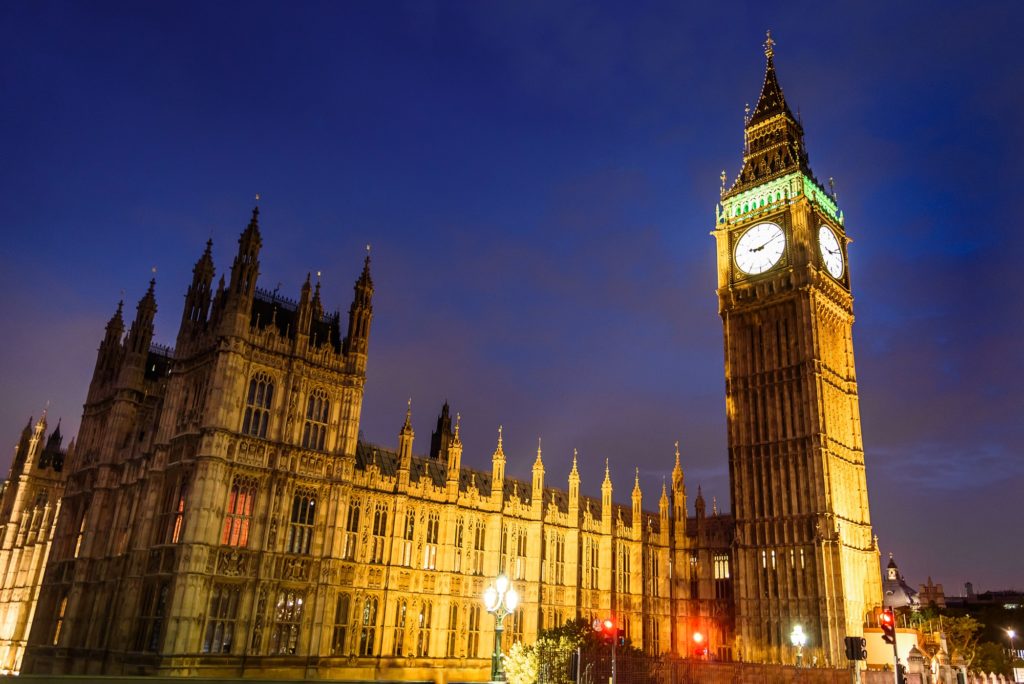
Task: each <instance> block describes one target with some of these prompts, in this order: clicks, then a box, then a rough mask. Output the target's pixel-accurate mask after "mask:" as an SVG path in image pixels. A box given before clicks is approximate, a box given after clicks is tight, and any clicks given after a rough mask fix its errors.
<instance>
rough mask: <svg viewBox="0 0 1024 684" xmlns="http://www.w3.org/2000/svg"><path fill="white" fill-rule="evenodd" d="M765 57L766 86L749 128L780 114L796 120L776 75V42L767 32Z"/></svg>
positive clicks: (770, 33)
mask: <svg viewBox="0 0 1024 684" xmlns="http://www.w3.org/2000/svg"><path fill="white" fill-rule="evenodd" d="M764 56H765V71H764V84H763V85H762V86H761V95H760V97H758V100H757V104H756V105H754V112H753V114H752V115H751V116H750V120H749V121H748V122H747V126H748V127H749V126H752V125H754V124H756V123H759V122H761V121H764V120H765V119H768V118H771V117H773V116H776V115H778V114H786V115H787V116H789V118H790V119H792V120H794V121H795V120H796V119H795V118H794V117H793V112H791V111H790V109H789V105H788V104H786V98H785V97H784V96H783V94H782V86H780V85H779V78H778V76H777V75H776V73H775V60H774V56H775V41H774V40H772V32H771V31H768V32H767V39H766V40H765V42H764Z"/></svg>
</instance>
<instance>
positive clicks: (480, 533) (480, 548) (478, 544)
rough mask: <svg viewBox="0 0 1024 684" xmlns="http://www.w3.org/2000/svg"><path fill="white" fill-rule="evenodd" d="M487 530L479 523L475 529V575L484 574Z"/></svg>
mask: <svg viewBox="0 0 1024 684" xmlns="http://www.w3.org/2000/svg"><path fill="white" fill-rule="evenodd" d="M486 534H487V528H486V527H484V524H483V523H482V522H477V523H476V527H475V528H474V529H473V574H474V575H482V574H484V542H485V541H486V539H485V537H486ZM474 653H475V651H474Z"/></svg>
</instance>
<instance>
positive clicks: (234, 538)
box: [220, 477, 256, 547]
mask: <svg viewBox="0 0 1024 684" xmlns="http://www.w3.org/2000/svg"><path fill="white" fill-rule="evenodd" d="M255 500H256V481H255V480H253V479H252V478H248V477H236V478H235V479H234V481H233V482H232V483H231V491H230V493H229V494H228V508H227V513H226V514H225V515H224V529H223V531H222V532H221V535H220V543H221V544H224V545H227V546H241V547H244V546H246V544H247V543H248V542H249V523H250V522H251V521H252V508H253V502H254V501H255Z"/></svg>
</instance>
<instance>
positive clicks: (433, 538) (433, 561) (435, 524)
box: [423, 513, 441, 570]
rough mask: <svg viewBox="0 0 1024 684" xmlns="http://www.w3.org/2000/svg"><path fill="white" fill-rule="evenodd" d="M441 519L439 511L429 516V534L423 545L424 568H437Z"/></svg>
mask: <svg viewBox="0 0 1024 684" xmlns="http://www.w3.org/2000/svg"><path fill="white" fill-rule="evenodd" d="M440 529H441V521H440V520H439V518H438V514H437V513H431V514H430V515H428V516H427V535H426V539H425V542H426V543H425V544H424V545H423V569H424V570H435V569H437V539H438V536H439V535H440Z"/></svg>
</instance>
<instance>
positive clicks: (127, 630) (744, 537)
mask: <svg viewBox="0 0 1024 684" xmlns="http://www.w3.org/2000/svg"><path fill="white" fill-rule="evenodd" d="M765 52H766V55H767V66H766V71H765V79H764V84H763V87H762V92H761V95H760V98H759V100H758V103H757V105H756V107H755V108H754V110H753V111H752V112H750V113H749V114H748V117H747V121H746V125H745V130H744V137H745V145H744V149H745V154H744V160H743V167H742V170H741V171H740V173H739V175H738V176H737V177H736V179H735V181H734V182H733V183H732V184H731V185H730V186H729V187H726V178H725V176H724V174H723V179H722V193H721V200H720V202H719V204H718V206H717V209H716V225H715V230H714V231H713V235H714V237H715V239H716V243H717V255H718V256H717V258H718V297H719V310H720V314H721V316H722V320H723V325H724V337H725V350H726V353H725V360H726V367H725V379H726V410H727V425H728V446H729V474H730V483H731V498H732V509H731V512H730V513H729V514H720V513H719V512H718V510H717V507H715V506H713V507H712V510H711V511H708V510H707V506H706V503H705V501H704V499H703V496H702V495H701V493H700V491H699V489H698V491H697V495H696V496H695V497H693V498H692V499H690V498H689V494H690V493H692V492H691V491H690V490H688V487H687V483H686V478H685V476H684V472H683V467H682V462H683V461H684V460H685V459H684V458H681V455H680V451H679V446H678V444H677V445H676V448H675V451H674V453H673V452H672V450H671V449H669V448H667V449H666V453H665V463H666V469H667V467H668V466H669V464H671V465H672V471H671V481H670V482H669V483H667V485H663V487H662V490H661V492H660V493H658V494H659V496H658V497H657V510H653V507H651V509H650V510H648V509H647V508H645V501H644V494H643V493H642V492H641V490H640V486H639V479H638V478H637V479H636V480H635V481H634V482H633V483H632V489H631V491H630V495H629V503H628V504H626V505H621V504H618V503H615V499H614V497H613V485H612V482H611V479H610V477H609V475H608V469H607V467H606V470H605V477H604V481H603V482H602V483H601V485H600V497H599V498H591V497H588V496H584V495H582V494H581V484H582V483H581V481H580V476H579V472H578V470H577V468H576V458H577V455H576V454H572V455H571V456H570V455H565V454H562V455H559V456H558V457H559V458H570V457H571V458H572V463H573V467H572V470H571V472H570V474H569V478H568V481H567V482H565V483H552V482H549V481H548V480H547V479H546V478H545V465H544V463H545V458H551V457H550V456H548V455H546V454H544V453H543V452H542V450H541V448H540V446H539V445H538V449H537V453H536V457H535V459H534V460H533V468H532V477H531V479H530V481H520V480H516V479H513V478H510V477H507V476H506V474H505V466H506V459H507V457H506V455H505V452H504V449H503V445H502V433H501V429H500V428H499V429H498V431H497V435H496V439H495V448H494V451H493V454H492V456H491V468H490V470H483V471H478V470H474V469H471V468H467V467H464V466H463V465H462V457H463V446H462V442H461V438H460V418H459V416H458V414H456V415H455V416H452V415H451V411H450V409H449V407H448V406H447V405H445V406H444V407H443V408H442V410H441V413H440V415H439V416H438V419H437V426H436V429H435V430H434V431H433V434H432V435H431V440H430V447H429V450H426V455H416V454H417V451H416V449H415V446H414V444H416V443H415V442H414V438H415V435H414V431H413V428H412V424H411V406H410V407H409V408H408V409H407V410H406V412H405V420H404V422H402V421H401V416H400V414H398V415H397V416H396V425H399V424H400V425H401V427H400V428H399V430H398V434H397V440H396V444H394V445H393V447H394V448H391V447H389V446H381V445H374V444H369V443H366V442H363V441H360V439H359V424H360V412H361V407H362V398H363V391H364V386H365V381H366V364H367V357H368V354H369V349H370V344H369V339H370V326H371V321H372V317H373V293H374V285H373V281H372V279H371V273H370V258H369V255H367V257H366V262H365V265H364V267H363V270H362V273H361V274H360V275H359V277H358V279H357V280H356V281H355V286H354V293H353V299H352V302H351V305H350V306H349V309H348V317H347V320H346V319H344V318H343V317H342V315H341V314H340V313H333V314H332V313H327V312H326V309H325V306H324V303H323V302H322V301H321V297H320V286H319V283H316V284H313V283H312V282H311V281H310V279H309V278H307V280H306V282H305V284H304V285H303V286H302V287H301V290H300V294H299V297H298V299H297V300H288V299H285V298H283V297H280V296H279V295H278V294H277V293H276V291H275V292H270V291H267V290H264V289H261V288H260V287H258V283H257V278H258V276H259V268H260V252H261V249H262V246H263V238H262V234H261V229H260V225H259V212H258V209H254V210H253V213H252V218H251V220H250V221H249V223H248V225H247V226H246V228H245V229H244V231H243V232H242V233H241V236H240V238H239V240H238V250H237V254H236V256H235V257H234V261H233V263H232V265H231V268H230V272H229V273H228V274H227V276H228V277H227V279H225V277H224V276H221V277H220V279H219V281H216V284H215V268H214V263H213V258H212V254H211V245H210V243H207V246H206V249H205V251H204V252H203V253H202V255H201V256H200V257H199V259H198V261H197V262H196V264H195V267H194V269H193V277H192V283H191V285H190V286H189V288H188V291H187V293H186V295H185V306H184V310H183V312H182V315H181V324H180V327H179V330H178V334H177V339H176V342H175V345H174V347H173V349H171V348H166V347H161V346H158V345H155V344H154V342H153V336H154V329H153V321H154V314H155V312H156V306H157V303H156V296H155V291H154V283H153V282H151V283H150V286H149V289H148V290H147V292H146V293H145V295H144V296H143V297H142V298H141V299H140V300H139V302H138V305H137V307H136V310H135V312H134V315H133V316H132V320H131V322H130V324H127V325H126V322H125V314H124V312H123V311H122V307H121V306H120V305H119V306H118V308H117V311H116V313H115V314H114V315H113V316H112V317H111V319H110V320H109V322H108V323H107V325H106V331H105V334H104V336H103V339H102V341H101V343H100V346H99V351H98V354H97V360H96V366H95V370H94V373H93V377H92V381H91V384H90V386H89V390H88V395H87V398H86V401H85V406H84V412H83V415H82V420H81V427H80V431H79V434H78V436H77V441H75V442H73V443H71V444H69V445H68V446H67V447H64V446H63V441H62V437H61V435H60V429H59V426H58V427H57V428H56V429H55V430H54V431H53V432H49V427H48V425H47V422H46V421H47V418H46V417H45V416H44V417H43V418H42V419H41V420H39V421H37V422H33V421H30V422H29V425H27V426H26V428H25V430H24V432H23V434H22V437H21V440H20V442H19V445H18V447H17V450H16V453H15V456H14V461H13V463H12V466H11V473H10V477H9V479H8V480H7V482H6V483H5V485H4V489H3V494H2V498H0V535H2V536H0V572H2V575H0V581H2V584H0V668H2V669H3V670H5V671H8V672H12V671H21V672H26V673H34V674H85V673H105V674H114V675H137V674H152V675H175V676H263V677H282V678H302V677H308V678H317V677H322V678H338V679H364V680H365V679H392V680H393V679H413V680H420V681H422V680H438V681H441V680H462V681H466V680H484V679H486V678H487V676H488V671H489V665H490V656H491V653H492V649H493V638H494V620H493V618H492V617H491V616H490V615H489V614H488V613H487V612H486V610H485V609H484V606H483V601H482V598H481V597H482V595H483V592H484V589H485V588H486V587H487V586H488V585H489V584H490V583H491V582H492V581H493V579H494V578H495V577H496V576H497V575H498V574H499V573H501V572H504V573H506V574H507V575H508V577H509V578H510V579H511V581H512V584H513V586H515V587H516V589H517V590H518V592H519V593H520V595H521V597H522V599H521V604H520V606H519V607H518V608H517V609H516V611H515V612H514V613H512V614H511V615H509V616H508V617H507V618H506V620H505V633H504V635H505V641H506V643H505V646H506V648H507V646H508V645H509V644H510V643H512V642H514V641H523V642H525V643H530V642H532V641H533V640H534V639H535V638H536V636H537V634H538V633H539V632H540V631H541V630H543V629H545V628H551V627H556V626H560V625H562V624H564V623H565V622H566V621H567V620H570V619H576V618H583V619H586V620H588V621H589V620H592V619H594V618H596V617H602V618H603V617H606V616H609V615H611V616H613V617H614V618H615V619H616V620H617V621H618V623H619V624H620V625H621V626H622V628H623V629H624V630H625V633H626V636H627V638H628V639H629V640H630V641H631V642H632V643H633V644H634V645H635V646H637V647H638V648H641V649H643V650H644V651H645V652H647V653H650V654H655V655H675V656H680V657H692V656H693V645H694V636H695V634H698V633H699V634H700V635H701V637H702V638H703V640H704V643H705V644H706V645H707V648H708V651H707V655H706V656H705V657H709V658H717V659H741V660H747V661H765V662H783V661H785V662H792V647H791V646H790V645H789V639H788V635H789V632H790V631H791V629H792V627H793V626H794V625H796V624H800V625H801V626H802V627H803V629H804V631H805V632H806V633H807V634H808V635H809V643H808V645H807V646H806V647H805V658H807V659H808V660H809V659H810V658H811V657H815V658H817V659H818V660H819V662H820V663H822V664H832V665H839V664H842V663H844V662H845V661H843V660H842V654H843V638H844V637H845V636H846V635H857V634H860V633H861V630H862V628H863V625H864V624H865V621H866V619H868V617H869V616H870V614H871V611H872V610H873V609H874V608H875V607H876V606H878V605H880V604H881V598H882V597H881V577H880V573H879V560H878V549H877V541H876V539H875V537H874V536H873V534H872V529H871V524H870V518H869V515H868V501H867V490H866V484H865V476H864V457H863V449H862V444H861V435H860V412H859V406H858V397H857V382H856V375H855V371H854V362H853V346H852V337H851V328H852V322H853V315H852V295H851V293H850V279H849V271H848V268H847V264H846V245H847V238H846V232H845V225H844V220H843V216H842V213H841V212H840V211H839V210H838V208H837V206H836V203H835V198H834V195H832V194H830V193H829V192H827V191H826V190H824V188H823V187H822V185H821V184H820V183H819V182H818V181H817V180H816V178H815V176H814V175H813V173H812V172H811V170H810V167H809V164H808V157H807V152H806V149H805V147H804V141H803V129H802V126H801V123H800V121H799V120H798V119H797V118H796V117H794V116H793V114H792V112H791V111H790V108H789V107H788V105H787V103H786V101H785V98H784V97H783V94H782V90H781V88H780V86H779V83H778V80H777V76H776V73H775V66H774V61H773V44H772V42H771V39H770V38H769V40H768V42H767V43H766V50H765ZM126 327H127V330H126ZM422 441H425V440H421V442H420V443H422ZM690 489H692V487H691V488H690ZM652 498H653V497H649V498H648V501H651V500H652Z"/></svg>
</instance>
